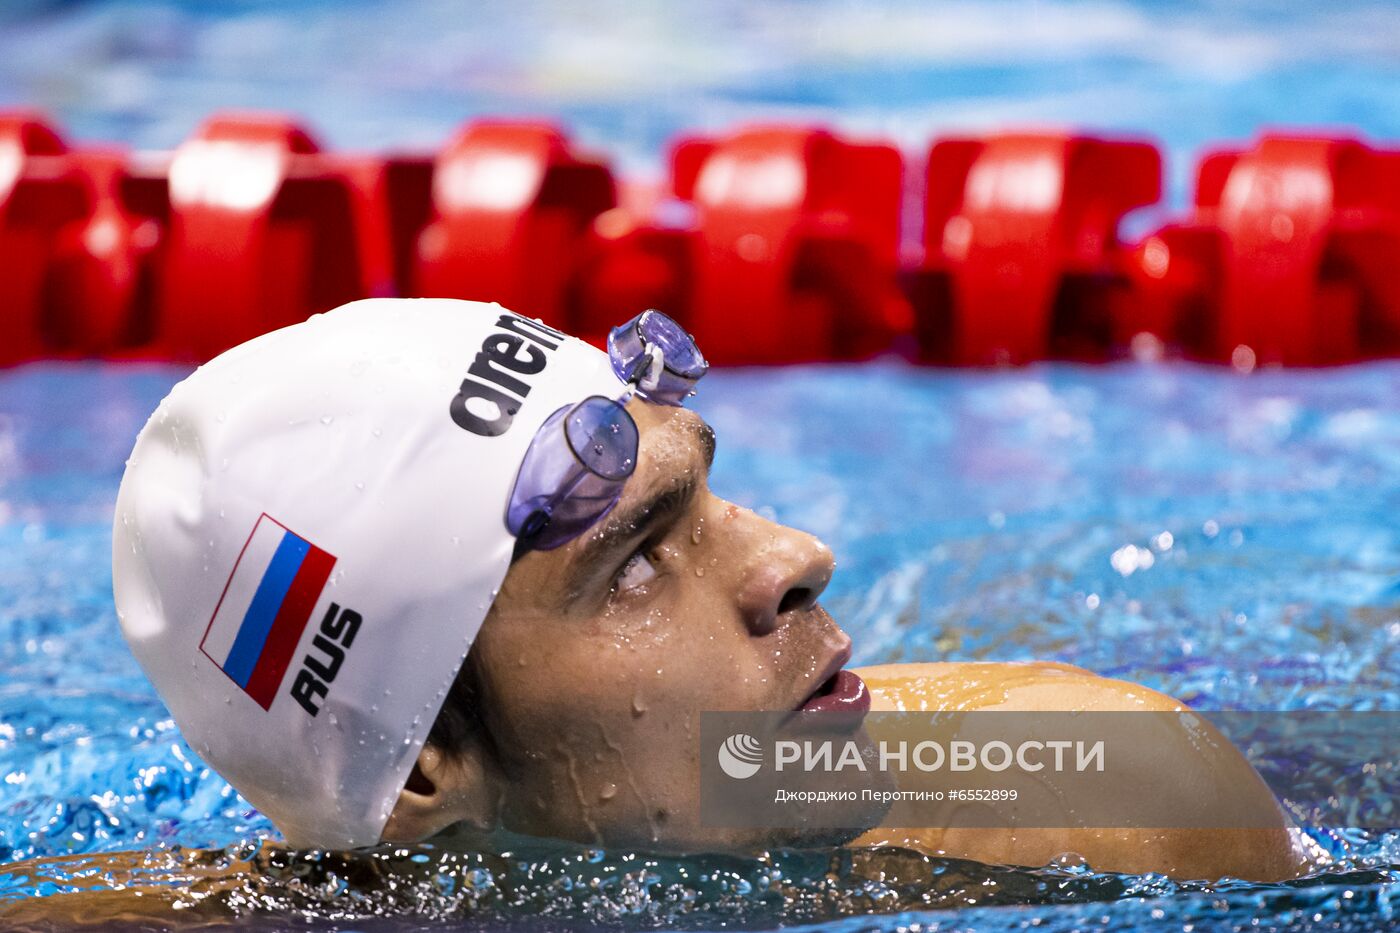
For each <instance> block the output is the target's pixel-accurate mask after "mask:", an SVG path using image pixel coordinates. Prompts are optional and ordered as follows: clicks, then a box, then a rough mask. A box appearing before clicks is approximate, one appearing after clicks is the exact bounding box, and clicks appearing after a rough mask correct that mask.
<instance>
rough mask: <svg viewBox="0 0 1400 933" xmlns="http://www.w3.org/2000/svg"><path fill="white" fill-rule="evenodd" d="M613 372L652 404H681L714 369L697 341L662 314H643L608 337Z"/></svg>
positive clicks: (646, 312)
mask: <svg viewBox="0 0 1400 933" xmlns="http://www.w3.org/2000/svg"><path fill="white" fill-rule="evenodd" d="M608 356H609V357H611V358H612V365H613V372H615V373H617V378H619V379H621V380H622V381H623V382H627V383H633V384H635V385H636V386H637V394H638V395H640V396H641V397H642V398H644V399H646V400H647V401H649V402H658V403H660V404H662V405H681V404H683V403H684V402H685V399H686V397H687V396H689V395H692V394H693V393H694V391H695V383H697V382H699V381H700V377H701V376H703V375H705V372H706V371H707V370H708V369H709V368H710V364H709V363H707V362H705V357H703V356H701V355H700V348H699V347H697V346H696V345H695V339H694V338H693V337H691V336H690V334H688V333H686V331H685V328H683V327H681V326H680V325H679V324H677V323H676V322H675V321H673V320H671V319H670V318H669V317H667V316H666V315H664V314H662V313H661V312H660V311H643V312H642V313H641V314H639V315H637V316H636V317H634V318H632V320H630V321H628V322H627V323H626V324H623V325H622V326H621V327H614V328H613V329H612V332H611V333H610V334H608Z"/></svg>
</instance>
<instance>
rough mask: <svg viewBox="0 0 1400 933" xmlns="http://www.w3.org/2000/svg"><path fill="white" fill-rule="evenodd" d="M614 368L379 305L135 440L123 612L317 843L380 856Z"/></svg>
mask: <svg viewBox="0 0 1400 933" xmlns="http://www.w3.org/2000/svg"><path fill="white" fill-rule="evenodd" d="M621 390H622V383H621V382H620V381H619V380H618V378H617V377H616V376H615V375H614V374H613V371H612V368H611V366H610V364H609V361H608V356H607V354H605V353H603V352H602V351H600V350H598V349H595V348H593V347H591V346H589V345H587V344H585V343H583V342H581V341H579V340H576V339H574V338H572V337H567V336H564V335H562V334H560V333H558V332H557V331H554V330H551V329H549V328H547V327H544V326H543V325H541V324H538V323H537V322H534V321H531V320H528V319H526V318H522V317H519V316H517V315H515V314H512V313H510V312H508V311H506V310H505V309H503V308H501V307H500V306H499V305H494V304H492V305H488V304H482V303H478V302H468V301H454V300H448V299H372V300H368V301H357V302H353V303H352V304H348V305H345V306H344V307H342V308H338V309H336V310H334V311H331V312H329V313H327V314H322V315H317V316H316V317H313V318H312V319H310V320H309V321H306V322H304V323H301V324H296V325H293V326H291V327H287V328H285V329H283V330H278V331H275V332H273V333H270V334H266V335H264V336H261V337H258V338H257V339H255V340H251V341H249V342H248V343H245V344H243V345H242V346H239V347H235V348H234V349H232V350H229V351H228V352H227V353H224V354H223V355H222V356H219V357H218V358H216V359H214V360H213V361H211V362H209V363H208V364H206V365H204V366H202V367H200V368H199V369H198V370H196V371H195V372H194V373H193V374H192V375H190V376H189V378H187V379H185V380H184V381H183V382H181V383H180V384H179V385H177V386H176V387H175V388H174V389H173V390H171V392H170V395H169V396H168V397H167V398H166V399H165V400H164V401H163V402H161V404H160V407H159V408H157V409H156V412H155V414H153V415H152V416H151V419H150V421H149V422H148V423H147V424H146V427H145V428H144V429H143V430H142V431H141V434H140V436H139V437H138V438H137V440H136V448H135V450H134V451H133V452H132V455H131V459H130V460H129V461H127V467H126V475H125V476H124V478H123V479H122V484H121V491H120V493H119V494H118V496H117V510H116V517H115V522H114V529H113V540H112V571H113V581H112V582H113V589H114V591H115V595H116V604H117V617H118V618H119V619H120V621H121V626H122V631H123V632H124V634H125V635H126V639H127V641H128V643H129V644H130V645H131V649H132V651H133V652H134V653H135V655H136V657H137V658H138V659H139V660H140V662H141V664H142V666H143V667H144V668H145V670H146V673H147V675H148V676H149V677H150V678H151V680H152V681H153V682H154V683H155V686H156V689H157V690H158V691H159V692H160V695H161V698H162V699H163V700H164V701H165V703H166V705H167V706H168V707H169V708H170V712H171V713H172V714H173V715H174V717H175V721H176V722H177V723H178V724H179V726H180V729H181V731H182V732H183V734H184V736H185V739H186V740H187V741H188V742H189V743H190V745H191V746H192V747H193V748H194V749H195V750H196V751H197V752H198V753H199V754H200V755H201V756H202V757H203V758H204V760H205V761H206V762H208V763H209V764H210V765H211V766H212V767H213V768H214V769H215V770H217V771H218V772H219V773H220V774H221V775H223V777H224V778H226V779H227V780H228V781H229V783H231V784H232V785H233V786H234V787H235V788H236V789H237V790H238V791H239V792H240V793H241V794H243V796H244V797H246V798H247V799H248V801H249V802H250V803H252V804H253V805H254V806H255V807H257V808H258V809H259V810H261V811H262V812H264V813H265V814H267V815H268V816H269V817H270V818H271V819H272V821H273V823H275V824H276V826H277V828H278V829H279V830H281V832H282V834H283V835H284V836H285V837H286V839H287V841H288V842H290V843H292V844H293V845H297V846H322V847H326V848H353V847H357V846H365V845H372V844H374V843H376V842H378V841H379V837H380V833H381V832H382V831H383V828H384V823H385V821H386V820H387V818H388V816H389V813H390V811H391V810H392V809H393V807H394V804H395V802H396V801H397V799H398V796H399V792H400V791H401V790H402V788H403V786H404V784H405V782H406V781H407V779H408V775H409V773H410V771H411V770H412V768H413V764H414V762H415V761H416V760H417V757H418V753H419V751H420V749H421V748H422V746H423V742H424V740H425V739H426V737H427V735H428V730H429V729H430V728H431V726H432V724H433V721H434V719H435V718H436V717H437V714H438V711H439V709H440V708H441V706H442V702H443V699H444V697H445V696H446V694H447V691H448V688H449V687H450V686H451V684H452V681H453V678H454V677H455V676H456V673H457V669H458V667H459V666H460V665H461V663H462V661H463V659H464V658H466V656H467V651H468V649H470V647H471V644H472V640H473V639H474V638H475V637H476V633H477V631H478V630H479V629H480V627H481V623H482V620H483V619H484V618H485V617H486V613H487V610H488V609H489V608H490V606H491V602H492V600H493V599H494V597H495V595H496V592H497V590H498V589H499V587H500V585H501V581H502V580H503V579H504V578H505V576H506V572H507V571H508V570H509V568H510V560H511V552H512V548H513V545H514V544H515V539H514V538H513V537H512V536H511V534H510V532H509V531H508V530H507V528H506V525H505V518H504V516H505V511H506V505H507V501H508V499H509V496H510V492H511V487H512V484H513V482H514V480H515V476H516V472H517V470H518V469H519V466H520V462H521V460H522V458H523V457H524V454H525V451H526V449H527V448H528V447H529V445H530V442H531V440H532V439H533V437H534V435H535V432H536V431H537V430H538V428H539V427H540V425H541V424H542V423H543V422H544V421H545V420H546V419H547V418H548V417H549V415H550V414H551V413H553V412H554V411H555V410H556V409H558V408H560V407H561V406H564V405H567V404H572V403H574V402H577V401H579V400H580V399H583V398H585V397H587V396H589V395H594V394H599V395H604V396H608V397H616V396H618V395H619V394H620V392H621Z"/></svg>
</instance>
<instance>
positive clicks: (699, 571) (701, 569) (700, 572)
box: [695, 567, 705, 577]
mask: <svg viewBox="0 0 1400 933" xmlns="http://www.w3.org/2000/svg"><path fill="white" fill-rule="evenodd" d="M695 575H696V576H697V577H703V576H704V575H705V568H704V567H696V568H695Z"/></svg>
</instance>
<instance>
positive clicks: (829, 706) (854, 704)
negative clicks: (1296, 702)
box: [798, 670, 870, 714]
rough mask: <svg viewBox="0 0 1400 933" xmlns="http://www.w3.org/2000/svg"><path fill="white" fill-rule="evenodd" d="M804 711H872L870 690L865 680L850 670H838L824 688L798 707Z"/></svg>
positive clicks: (861, 712) (823, 685)
mask: <svg viewBox="0 0 1400 933" xmlns="http://www.w3.org/2000/svg"><path fill="white" fill-rule="evenodd" d="M798 710H799V711H801V712H804V713H860V714H865V713H867V712H869V711H870V691H869V690H868V689H866V686H865V681H863V680H861V679H860V677H859V676H857V675H856V674H853V673H851V672H850V671H845V670H842V671H837V672H836V676H834V677H832V678H831V680H829V681H827V683H825V684H822V689H821V690H820V691H818V693H817V695H815V696H813V697H812V698H811V699H809V700H808V701H807V702H806V703H803V704H802V705H801V706H799V707H798Z"/></svg>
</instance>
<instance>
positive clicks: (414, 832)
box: [381, 745, 502, 842]
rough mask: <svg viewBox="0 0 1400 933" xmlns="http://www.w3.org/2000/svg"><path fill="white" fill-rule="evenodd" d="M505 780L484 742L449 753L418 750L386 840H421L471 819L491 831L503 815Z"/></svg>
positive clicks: (391, 816) (470, 822) (387, 827)
mask: <svg viewBox="0 0 1400 933" xmlns="http://www.w3.org/2000/svg"><path fill="white" fill-rule="evenodd" d="M501 790H502V784H501V782H500V781H499V780H497V779H496V772H495V769H494V768H493V767H492V766H491V763H490V762H489V761H487V760H486V759H485V756H484V753H483V752H482V750H481V748H480V746H477V745H472V746H470V747H469V748H468V749H467V750H466V751H465V752H464V753H463V754H461V755H458V756H453V757H448V756H447V755H445V754H443V752H442V751H441V750H440V749H438V748H435V747H434V746H432V745H424V746H423V750H422V751H421V752H419V753H418V762H417V764H415V765H414V766H413V773H412V774H411V775H410V776H409V779H408V783H407V784H406V785H405V786H404V789H403V790H401V791H399V799H398V802H397V803H396V804H394V810H393V812H392V813H390V814H389V821H388V822H387V823H385V824H384V832H383V834H382V836H381V838H382V839H383V841H385V842H417V841H419V840H421V839H427V838H428V837H429V836H433V835H436V834H437V833H439V832H441V831H442V830H444V829H446V828H447V827H449V826H452V825H454V824H457V823H465V824H467V825H468V826H469V827H471V828H472V829H475V830H478V831H481V832H490V831H491V830H492V829H494V828H495V827H496V823H497V821H498V816H499V813H500V796H501Z"/></svg>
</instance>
